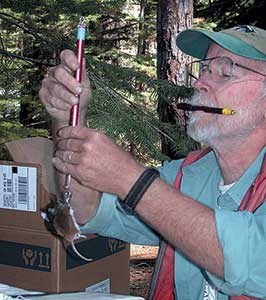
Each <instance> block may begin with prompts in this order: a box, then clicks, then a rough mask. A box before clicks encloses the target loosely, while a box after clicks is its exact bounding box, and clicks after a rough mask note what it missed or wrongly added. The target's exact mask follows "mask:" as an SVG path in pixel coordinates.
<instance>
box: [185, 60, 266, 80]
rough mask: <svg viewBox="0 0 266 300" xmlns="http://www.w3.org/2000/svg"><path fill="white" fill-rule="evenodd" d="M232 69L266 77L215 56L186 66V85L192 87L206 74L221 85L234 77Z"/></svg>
mask: <svg viewBox="0 0 266 300" xmlns="http://www.w3.org/2000/svg"><path fill="white" fill-rule="evenodd" d="M234 67H239V68H242V69H245V70H248V71H251V72H253V73H256V74H259V75H262V76H265V77H266V74H264V73H261V72H259V71H256V70H253V69H251V68H249V67H246V66H243V65H241V64H238V63H236V62H234V61H233V60H232V59H231V58H230V57H226V56H217V57H212V58H207V59H202V60H195V61H193V62H192V63H190V64H187V66H186V80H185V81H186V85H187V86H193V84H194V82H195V81H196V80H198V79H199V77H200V76H203V75H205V74H207V76H208V77H209V78H210V80H212V81H213V82H218V83H222V82H226V81H229V80H231V79H232V78H233V77H234V75H233V70H234Z"/></svg>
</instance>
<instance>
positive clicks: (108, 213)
mask: <svg viewBox="0 0 266 300" xmlns="http://www.w3.org/2000/svg"><path fill="white" fill-rule="evenodd" d="M180 164H181V161H180V160H179V161H172V162H165V163H164V164H163V166H162V167H159V168H158V171H159V173H160V177H161V179H163V180H164V181H166V182H168V183H169V184H171V185H172V184H173V182H174V180H175V177H176V174H177V171H178V169H179V167H180ZM80 230H81V232H82V233H98V234H100V235H103V236H110V237H114V238H118V239H120V240H123V241H126V242H129V243H134V244H142V245H155V246H157V245H159V240H160V237H159V236H158V234H157V233H156V232H155V231H153V230H152V229H151V228H150V227H148V226H147V225H146V224H145V223H143V222H142V221H141V219H139V218H138V217H137V216H135V215H131V214H129V213H127V212H125V211H124V209H123V208H122V207H121V205H120V203H119V201H118V199H117V196H116V195H112V194H107V193H103V195H102V198H101V201H100V205H99V207H98V210H97V212H96V215H95V217H94V218H93V219H92V220H91V221H90V222H88V223H87V224H85V225H83V226H80Z"/></svg>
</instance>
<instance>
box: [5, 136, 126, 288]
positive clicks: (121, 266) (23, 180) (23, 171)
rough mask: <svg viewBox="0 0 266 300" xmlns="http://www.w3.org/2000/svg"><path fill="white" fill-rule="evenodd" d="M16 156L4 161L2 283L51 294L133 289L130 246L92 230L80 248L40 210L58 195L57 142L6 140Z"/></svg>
mask: <svg viewBox="0 0 266 300" xmlns="http://www.w3.org/2000/svg"><path fill="white" fill-rule="evenodd" d="M5 146H6V149H7V150H8V152H9V154H10V155H11V157H12V158H13V159H14V161H0V199H1V200H0V265H1V267H0V282H2V283H6V284H9V285H12V286H16V287H19V288H23V289H26V290H35V291H42V292H49V293H58V292H60V293H61V292H73V291H85V289H87V288H89V289H90V287H91V289H92V290H93V288H94V287H95V288H96V290H97V286H98V288H99V286H101V287H100V288H101V289H102V290H103V291H105V292H109V291H110V292H111V293H117V294H128V293H129V246H128V245H127V244H126V243H124V242H122V241H118V240H116V239H112V238H105V237H101V236H97V235H88V236H87V238H86V239H84V240H82V239H81V240H80V241H78V243H76V247H77V249H78V250H79V252H80V253H81V254H82V255H84V256H85V257H88V258H92V259H93V260H92V261H91V262H88V261H85V260H83V259H81V258H80V257H78V256H77V255H76V254H75V253H74V252H73V250H72V248H71V245H70V244H69V243H66V242H62V241H61V240H60V239H59V238H57V237H55V236H54V235H52V234H51V233H50V232H49V231H47V229H46V226H45V225H44V221H43V220H42V218H41V216H40V210H41V209H42V208H44V207H46V205H47V204H48V203H49V202H50V198H51V197H54V195H55V193H56V192H55V191H56V187H55V180H54V174H53V168H52V165H51V156H52V153H53V145H52V142H51V141H49V140H48V139H44V138H31V139H24V140H20V141H16V142H12V143H7V144H5Z"/></svg>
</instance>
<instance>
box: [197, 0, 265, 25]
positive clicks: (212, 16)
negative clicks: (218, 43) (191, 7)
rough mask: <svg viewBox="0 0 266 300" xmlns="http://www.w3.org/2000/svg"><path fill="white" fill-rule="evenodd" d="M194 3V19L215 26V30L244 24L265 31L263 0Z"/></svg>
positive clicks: (218, 0)
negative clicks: (196, 18) (199, 19)
mask: <svg viewBox="0 0 266 300" xmlns="http://www.w3.org/2000/svg"><path fill="white" fill-rule="evenodd" d="M195 3H196V9H195V17H198V18H203V20H204V21H205V22H206V21H207V22H208V23H212V24H215V25H216V29H217V30H221V29H225V28H230V27H233V26H236V25H245V24H248V25H255V26H258V27H261V28H265V29H266V21H265V10H266V1H265V0H208V1H206V0H198V1H195Z"/></svg>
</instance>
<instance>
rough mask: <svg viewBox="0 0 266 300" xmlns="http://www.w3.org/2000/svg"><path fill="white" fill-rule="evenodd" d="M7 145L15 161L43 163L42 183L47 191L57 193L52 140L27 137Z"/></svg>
mask: <svg viewBox="0 0 266 300" xmlns="http://www.w3.org/2000/svg"><path fill="white" fill-rule="evenodd" d="M5 147H6V148H7V150H8V152H9V153H10V155H11V157H12V159H13V160H14V161H15V162H20V163H35V164H39V165H41V166H42V178H41V183H42V184H43V186H44V188H45V189H46V191H47V192H49V193H51V194H54V195H56V182H55V181H56V180H55V174H54V173H55V172H54V167H53V165H52V157H53V153H54V145H53V142H52V141H51V140H49V139H48V138H43V137H33V138H26V139H20V140H16V141H12V142H8V143H5Z"/></svg>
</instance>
